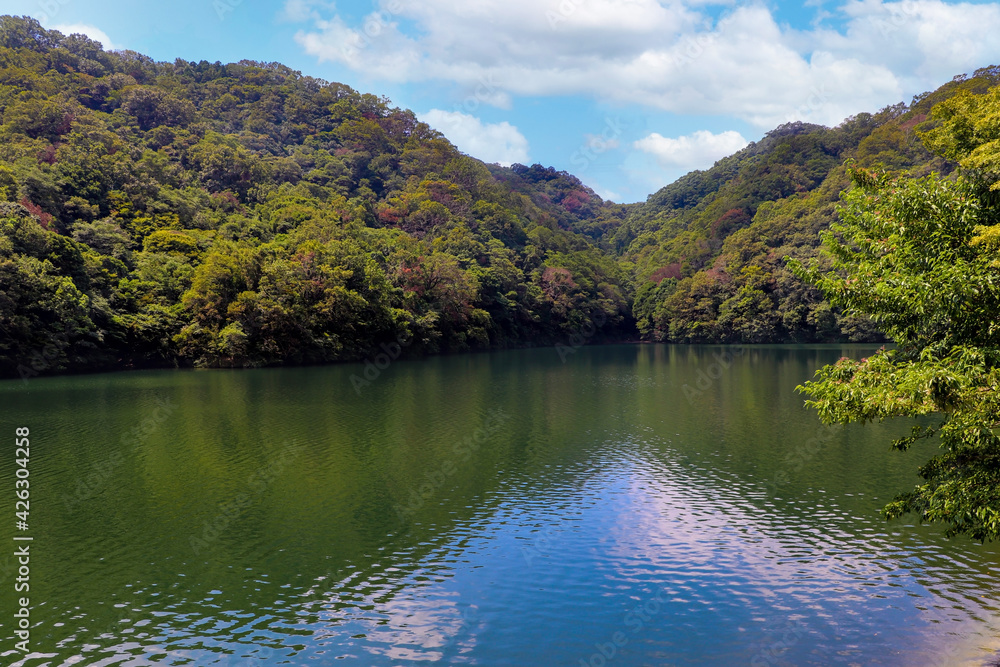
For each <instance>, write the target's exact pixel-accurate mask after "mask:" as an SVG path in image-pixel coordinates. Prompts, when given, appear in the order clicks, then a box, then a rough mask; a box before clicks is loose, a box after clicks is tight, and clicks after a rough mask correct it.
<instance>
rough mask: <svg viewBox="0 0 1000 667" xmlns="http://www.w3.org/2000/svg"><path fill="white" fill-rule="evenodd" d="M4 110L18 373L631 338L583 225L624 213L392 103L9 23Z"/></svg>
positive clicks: (613, 285)
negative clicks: (504, 165) (455, 139)
mask: <svg viewBox="0 0 1000 667" xmlns="http://www.w3.org/2000/svg"><path fill="white" fill-rule="evenodd" d="M0 113H2V117H0V118H2V121H3V123H2V125H0V201H5V202H7V203H0V336H2V338H0V370H2V372H3V373H4V374H6V375H11V374H15V375H16V374H21V375H24V374H29V375H30V374H32V373H34V372H39V373H41V372H51V371H53V370H62V369H86V368H102V367H131V366H138V365H148V364H160V365H162V364H198V365H222V366H230V365H236V366H244V365H263V364H271V363H311V362H323V361H331V360H342V359H364V358H367V357H368V356H369V355H372V354H373V353H374V352H377V351H379V349H380V347H381V345H382V344H391V343H392V342H394V341H404V342H405V343H406V345H405V346H404V347H405V349H406V351H407V353H408V354H419V353H426V352H435V351H444V350H463V349H470V348H486V347H503V346H516V345H527V344H554V343H558V342H566V341H568V340H570V337H571V336H575V335H576V334H578V333H579V332H580V331H581V330H584V331H587V332H589V333H590V334H591V336H590V337H589V338H588V339H589V340H594V341H596V340H602V339H620V338H624V337H628V336H631V335H634V331H635V328H634V322H633V320H632V318H631V314H630V295H631V287H630V276H629V273H628V271H627V270H626V268H624V267H623V266H622V265H620V264H619V263H618V262H617V261H616V259H615V258H614V257H612V256H610V255H609V254H607V253H604V252H601V251H600V250H599V249H598V248H597V246H596V242H595V239H594V236H595V234H591V235H590V236H586V235H584V234H581V233H577V232H575V231H573V230H576V229H579V230H581V231H583V230H588V231H589V230H592V229H593V227H594V225H595V224H596V223H595V222H594V221H595V220H599V219H601V217H602V216H604V215H605V214H606V212H610V214H612V215H614V214H617V215H623V211H624V209H622V208H621V207H613V206H609V205H606V204H604V203H603V202H601V200H600V198H599V197H597V196H596V195H595V194H594V193H593V192H592V191H591V190H590V189H588V188H586V187H584V186H583V185H582V184H581V183H580V182H579V180H577V179H575V178H573V177H571V176H569V175H568V174H559V173H556V172H554V171H552V170H544V169H541V168H538V167H532V168H527V167H524V168H521V167H518V168H517V169H513V170H504V169H498V168H493V167H487V166H486V165H484V164H483V163H482V162H479V161H478V160H474V159H472V158H469V157H467V156H464V155H462V154H461V153H459V151H457V150H456V149H455V147H454V146H453V145H452V144H450V143H449V142H448V141H447V140H445V139H444V138H443V137H442V136H441V135H440V134H439V133H438V132H436V131H434V130H432V129H431V128H429V127H428V126H427V125H425V124H423V123H420V122H418V121H417V120H416V118H415V116H414V114H413V113H412V112H410V111H405V110H401V109H397V108H394V107H392V106H391V105H390V104H389V102H388V101H387V100H385V99H380V98H377V97H375V96H372V95H367V94H360V93H358V92H356V91H354V90H352V89H350V88H349V87H347V86H344V85H341V84H337V83H328V82H325V81H321V80H318V79H314V78H310V77H306V76H302V75H301V74H299V73H298V72H294V71H292V70H290V69H288V68H287V67H284V66H281V65H278V64H273V63H257V62H250V61H243V62H240V63H238V64H230V65H221V64H218V63H214V64H213V63H207V62H201V63H191V62H185V61H183V60H177V61H175V62H173V63H157V62H153V61H152V60H151V59H149V58H147V57H145V56H142V55H140V54H138V53H134V52H130V51H121V52H113V53H109V52H106V51H103V50H102V49H101V48H100V45H99V44H98V43H96V42H94V41H91V40H89V39H87V38H86V37H83V36H80V35H73V36H68V37H66V36H63V35H61V34H60V33H58V32H54V31H46V30H44V29H42V28H41V27H40V26H39V24H38V23H37V22H35V21H34V20H30V19H22V18H12V17H3V18H0ZM491 170H492V171H491ZM609 224H612V223H609ZM596 236H600V234H596ZM593 322H599V323H601V326H600V327H599V328H598V330H597V331H596V333H595V332H594V331H593V330H592V329H591V328H590V326H591V325H592V323H593Z"/></svg>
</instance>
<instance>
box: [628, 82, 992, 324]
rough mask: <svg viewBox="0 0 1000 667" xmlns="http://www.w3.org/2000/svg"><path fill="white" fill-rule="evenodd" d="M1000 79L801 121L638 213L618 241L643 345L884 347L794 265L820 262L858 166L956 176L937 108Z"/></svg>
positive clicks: (656, 197) (654, 198)
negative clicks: (928, 139)
mask: <svg viewBox="0 0 1000 667" xmlns="http://www.w3.org/2000/svg"><path fill="white" fill-rule="evenodd" d="M998 82H1000V69H998V68H995V67H994V68H984V69H982V70H978V71H977V72H976V73H975V74H974V75H973V76H971V77H966V76H957V77H955V80H953V81H951V82H949V83H948V84H946V85H944V86H942V87H941V88H940V89H938V90H937V91H934V92H933V93H925V94H924V95H920V96H918V97H916V98H914V100H913V101H912V103H911V104H909V105H906V104H897V105H895V106H892V107H888V108H886V109H883V110H882V111H880V112H878V113H876V114H868V113H861V114H858V115H857V116H854V117H852V118H849V119H847V120H846V121H844V122H843V123H842V124H841V125H839V126H838V127H835V128H825V127H820V126H816V125H805V124H801V123H794V124H788V125H784V126H782V127H779V128H777V129H776V130H774V131H772V132H770V133H769V134H768V135H767V136H766V137H765V138H764V139H763V140H761V141H759V142H757V143H755V144H751V145H750V146H748V147H746V148H745V149H743V150H742V151H740V152H739V153H736V154H735V155H732V156H730V157H728V158H725V159H723V160H720V161H719V162H718V163H716V165H715V166H714V167H713V168H712V169H709V170H707V171H697V172H693V173H691V174H688V175H686V176H684V177H683V178H681V179H679V180H678V181H676V182H674V183H672V184H670V185H668V186H666V187H664V188H662V189H661V190H660V191H658V192H656V193H655V194H653V195H651V196H650V197H649V199H648V200H647V201H646V202H645V203H643V204H639V205H636V206H634V207H632V208H631V209H630V210H629V213H628V215H627V217H626V220H625V222H624V224H622V225H621V226H620V227H619V228H618V229H617V230H616V231H615V232H614V233H613V234H611V235H610V236H609V241H610V243H611V245H612V247H613V248H614V249H615V251H616V252H617V253H618V254H619V255H620V256H621V257H622V259H623V260H626V261H628V262H631V263H634V266H635V274H636V285H637V290H636V297H635V306H634V313H635V316H636V319H637V321H638V328H639V330H640V332H641V333H642V335H643V337H644V338H646V339H648V340H655V341H673V342H731V343H732V342H745V343H764V342H812V341H820V342H832V341H847V340H850V341H869V340H880V339H881V338H880V334H879V333H878V332H877V331H876V330H875V329H874V327H873V326H872V325H871V323H870V322H868V321H867V320H866V319H863V318H857V317H853V316H846V315H844V314H842V313H838V312H835V311H832V310H831V309H830V307H829V306H828V305H827V304H826V303H825V302H824V301H823V299H822V296H821V295H820V294H819V293H818V292H817V291H816V290H813V289H811V288H809V287H808V286H806V285H804V284H803V283H802V282H801V281H800V280H798V279H797V278H796V277H795V276H793V275H792V274H791V272H790V271H788V269H787V268H786V266H785V261H784V257H786V256H790V257H793V258H798V259H803V258H807V257H814V256H816V255H817V254H818V253H819V245H820V237H819V232H820V231H821V230H823V229H826V228H828V227H829V225H830V223H831V222H833V221H835V219H836V208H837V205H838V203H839V199H840V193H841V191H843V190H844V189H845V188H847V187H848V185H849V183H850V180H849V178H848V177H847V174H846V170H845V168H844V164H845V161H847V160H853V161H854V162H855V163H857V164H858V165H859V166H863V167H875V168H882V169H885V170H889V171H907V172H909V173H911V174H912V175H914V176H920V175H924V174H927V173H930V172H932V171H935V172H938V173H943V174H947V173H950V172H951V171H953V170H954V169H955V167H956V166H957V165H955V164H954V163H953V162H949V161H948V160H946V159H944V158H942V157H939V156H937V155H935V154H932V153H931V152H930V151H929V150H928V149H927V148H925V146H924V144H923V142H922V141H921V133H922V132H923V131H926V130H927V129H929V128H930V127H931V126H932V124H933V123H932V121H931V120H929V114H930V111H931V109H932V107H933V106H934V105H936V104H938V103H939V102H942V101H944V100H946V99H950V98H952V97H953V96H955V95H957V94H959V93H962V92H970V93H973V94H978V93H982V92H985V91H986V90H988V89H989V88H990V87H992V86H995V85H996V84H997V83H998Z"/></svg>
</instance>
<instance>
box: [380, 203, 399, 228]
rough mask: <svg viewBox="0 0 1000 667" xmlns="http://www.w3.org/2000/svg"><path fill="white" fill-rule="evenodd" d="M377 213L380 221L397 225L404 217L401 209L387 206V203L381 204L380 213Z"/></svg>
mask: <svg viewBox="0 0 1000 667" xmlns="http://www.w3.org/2000/svg"><path fill="white" fill-rule="evenodd" d="M376 215H377V216H378V219H379V222H381V223H382V224H384V225H397V224H399V221H400V220H402V219H403V214H402V213H401V212H400V211H399V210H397V209H395V208H393V207H392V206H386V205H385V204H382V205H380V206H379V208H378V213H377V214H376Z"/></svg>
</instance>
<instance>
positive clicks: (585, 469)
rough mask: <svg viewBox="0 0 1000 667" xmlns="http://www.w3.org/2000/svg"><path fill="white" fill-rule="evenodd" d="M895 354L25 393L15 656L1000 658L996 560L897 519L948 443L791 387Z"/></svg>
mask: <svg viewBox="0 0 1000 667" xmlns="http://www.w3.org/2000/svg"><path fill="white" fill-rule="evenodd" d="M871 351H872V348H871V347H859V346H815V347H789V346H773V347H766V346H765V347H747V348H725V347H711V346H704V347H680V346H665V345H620V346H606V347H586V348H580V349H576V350H571V349H570V350H567V349H565V348H563V349H561V350H560V351H557V350H556V349H554V348H547V349H532V350H522V351H510V352H497V353H490V354H471V355H463V356H445V357H438V358H431V359H424V360H415V361H395V362H391V363H389V364H388V365H386V363H385V362H386V361H388V359H387V358H383V359H380V360H378V361H379V365H380V366H382V367H383V368H376V367H375V366H368V367H367V368H366V367H365V366H364V365H361V364H351V365H340V366H326V367H310V368H282V369H259V370H245V371H142V372H132V373H114V374H102V375H88V376H77V377H57V378H33V379H31V380H29V381H27V382H26V383H25V382H22V381H20V380H11V381H5V382H2V383H0V405H2V406H3V407H2V411H3V412H2V421H3V426H4V428H5V429H6V432H7V433H8V434H9V435H10V436H11V439H12V438H13V431H14V429H15V428H16V427H21V426H26V427H29V428H30V430H31V444H32V446H33V447H32V452H31V454H32V456H31V492H32V493H31V510H32V512H31V526H30V534H31V536H33V538H34V541H33V542H32V546H31V553H32V558H31V601H32V605H33V608H32V611H31V622H32V630H31V647H32V649H33V651H34V653H33V654H32V655H31V656H30V657H29V658H28V659H22V657H23V656H21V655H19V654H15V652H14V651H13V650H11V647H12V646H13V626H12V623H11V621H12V615H13V608H14V602H13V600H14V593H13V592H12V588H13V587H12V580H13V577H14V576H16V575H15V570H14V568H13V567H12V566H11V562H12V561H11V558H10V557H8V556H7V554H8V553H12V552H13V549H12V548H5V549H4V550H3V551H2V552H0V554H2V555H0V579H2V584H0V590H2V591H3V592H2V594H0V598H2V599H3V609H4V613H3V616H2V617H0V634H2V635H3V636H4V637H5V640H4V643H3V648H2V650H0V653H2V655H3V658H2V659H0V662H2V663H3V664H17V665H22V664H23V665H52V666H53V667H55V666H56V665H70V664H81V665H151V664H157V665H185V664H187V665H229V666H234V667H235V666H237V665H240V666H245V667H250V666H251V665H344V666H353V665H358V666H364V667H370V666H382V665H418V664H428V663H437V664H442V665H489V666H502V665H511V666H515V665H516V666H534V665H539V666H560V665H565V666H567V667H579V666H581V665H583V666H588V665H589V666H591V667H601V666H604V665H607V666H609V667H611V666H614V667H617V666H622V667H625V666H638V665H649V666H656V667H661V666H667V665H676V666H680V665H751V666H753V667H757V666H761V665H775V666H777V665H794V666H801V665H865V666H867V665H901V666H918V665H919V666H927V665H965V664H968V665H984V664H988V663H989V662H990V660H991V657H990V656H994V655H996V653H995V651H996V649H997V648H998V647H1000V622H998V613H997V608H998V603H997V596H998V594H1000V548H998V547H997V546H996V545H987V546H985V547H984V546H981V545H977V544H976V543H974V542H972V541H970V540H967V539H964V538H962V539H957V538H956V539H951V540H948V539H945V537H944V529H943V528H942V527H939V526H923V525H920V523H919V522H918V521H915V519H914V517H908V518H907V519H906V520H902V521H895V522H886V521H885V520H884V519H883V518H881V516H880V515H879V510H880V509H881V507H882V506H883V505H884V504H885V503H886V502H887V501H889V500H891V498H892V497H893V496H894V495H895V494H896V493H897V492H899V491H903V490H907V489H909V488H911V487H912V486H913V485H914V484H915V483H916V482H917V477H916V469H917V467H918V466H919V465H920V464H921V463H922V462H923V461H924V460H926V459H927V458H928V457H929V456H931V455H932V453H933V452H934V445H933V443H928V444H925V445H924V446H922V447H916V448H914V449H913V450H911V451H910V452H907V453H899V452H891V451H889V447H888V443H889V440H890V439H891V438H892V437H894V436H898V435H901V434H902V433H903V432H904V431H907V430H908V426H907V425H906V424H885V425H873V426H866V427H860V426H858V427H854V426H852V427H848V428H833V427H823V426H822V425H821V424H820V423H819V421H818V420H817V418H816V416H815V413H813V412H811V411H809V410H806V409H804V408H803V396H802V395H800V394H797V393H795V391H794V388H795V386H796V385H797V384H799V383H801V382H803V381H805V380H807V379H809V378H811V377H812V374H813V372H814V371H815V370H816V369H817V368H819V367H820V366H822V365H823V364H826V363H831V362H833V361H835V360H836V359H837V358H839V357H840V356H845V355H846V356H857V357H860V356H866V355H867V354H870V352H871ZM13 449H14V447H13V442H11V443H10V447H9V448H8V453H7V455H6V456H4V457H3V458H2V460H0V489H3V496H4V497H7V498H11V497H12V496H13V493H12V491H10V490H12V489H13V488H14V479H15V462H14V452H13ZM10 505H11V506H12V507H13V499H11V500H10ZM3 530H4V532H3V536H4V540H5V541H6V543H7V544H8V545H11V544H12V542H11V538H12V536H13V535H14V533H15V530H14V525H13V521H12V520H11V521H10V522H9V525H8V524H6V523H5V525H4V529H3Z"/></svg>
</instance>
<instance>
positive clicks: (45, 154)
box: [38, 144, 56, 164]
mask: <svg viewBox="0 0 1000 667" xmlns="http://www.w3.org/2000/svg"><path fill="white" fill-rule="evenodd" d="M38 161H39V162H44V163H45V164H55V163H56V145H55V144H49V145H48V146H46V147H45V148H43V149H42V151H41V152H40V153H39V154H38Z"/></svg>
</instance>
